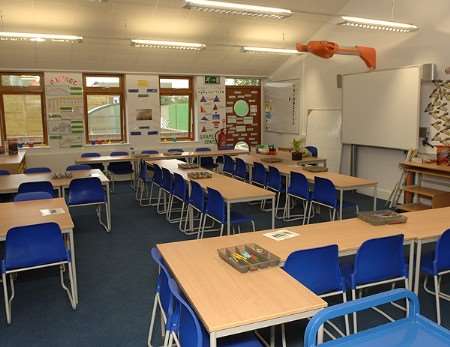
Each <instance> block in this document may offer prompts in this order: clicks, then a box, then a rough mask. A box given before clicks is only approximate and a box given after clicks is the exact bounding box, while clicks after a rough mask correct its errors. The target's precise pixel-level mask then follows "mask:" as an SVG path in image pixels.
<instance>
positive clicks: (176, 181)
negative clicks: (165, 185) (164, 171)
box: [173, 173, 188, 201]
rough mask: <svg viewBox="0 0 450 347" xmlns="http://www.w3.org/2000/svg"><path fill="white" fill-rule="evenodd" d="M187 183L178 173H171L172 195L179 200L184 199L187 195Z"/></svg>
mask: <svg viewBox="0 0 450 347" xmlns="http://www.w3.org/2000/svg"><path fill="white" fill-rule="evenodd" d="M187 188H188V187H187V184H186V181H185V180H184V178H183V176H181V175H180V174H177V173H174V174H173V195H175V196H176V197H177V198H179V199H181V200H183V201H184V200H185V199H186V197H187V191H188V190H187Z"/></svg>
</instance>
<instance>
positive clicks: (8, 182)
mask: <svg viewBox="0 0 450 347" xmlns="http://www.w3.org/2000/svg"><path fill="white" fill-rule="evenodd" d="M88 177H98V178H99V179H100V182H101V183H102V185H104V186H105V190H106V199H107V202H108V204H107V205H108V207H107V209H106V216H107V223H108V230H111V198H110V193H109V179H108V177H106V176H105V174H104V173H103V172H102V171H100V170H98V169H93V170H80V171H72V177H71V178H53V174H52V173H37V174H15V175H7V176H0V193H17V191H18V190H19V186H20V185H21V184H22V183H26V182H39V181H49V182H50V183H51V184H52V185H53V188H55V189H56V190H58V194H59V196H60V197H62V198H64V190H65V189H66V188H69V185H70V182H71V181H72V180H73V179H76V178H88Z"/></svg>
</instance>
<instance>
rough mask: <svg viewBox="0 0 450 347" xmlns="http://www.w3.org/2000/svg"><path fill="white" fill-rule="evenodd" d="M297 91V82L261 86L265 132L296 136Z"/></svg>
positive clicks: (272, 83) (298, 88)
mask: <svg viewBox="0 0 450 347" xmlns="http://www.w3.org/2000/svg"><path fill="white" fill-rule="evenodd" d="M299 91H300V81H299V80H295V81H280V82H267V83H265V84H264V85H263V93H264V115H265V129H266V131H269V132H277V133H285V134H298V130H299V126H298V119H299V117H298V110H299V100H298V93H299Z"/></svg>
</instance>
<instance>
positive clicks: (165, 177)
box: [162, 167, 173, 192]
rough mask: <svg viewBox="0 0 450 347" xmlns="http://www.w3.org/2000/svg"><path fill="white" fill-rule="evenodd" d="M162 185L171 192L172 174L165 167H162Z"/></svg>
mask: <svg viewBox="0 0 450 347" xmlns="http://www.w3.org/2000/svg"><path fill="white" fill-rule="evenodd" d="M162 187H163V188H164V189H165V190H167V191H168V192H172V188H173V175H172V173H171V172H170V171H169V170H167V169H166V168H165V167H163V168H162Z"/></svg>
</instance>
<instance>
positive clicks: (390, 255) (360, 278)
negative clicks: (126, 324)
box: [342, 235, 408, 333]
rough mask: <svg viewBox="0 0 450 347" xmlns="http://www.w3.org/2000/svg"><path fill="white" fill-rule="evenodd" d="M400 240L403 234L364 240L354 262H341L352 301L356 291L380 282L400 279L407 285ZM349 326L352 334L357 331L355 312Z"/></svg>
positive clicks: (406, 286)
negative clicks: (351, 325)
mask: <svg viewBox="0 0 450 347" xmlns="http://www.w3.org/2000/svg"><path fill="white" fill-rule="evenodd" d="M403 240H404V237H403V235H395V236H388V237H381V238H376V239H371V240H367V241H365V242H364V243H363V244H362V245H361V246H360V247H359V249H358V251H357V253H356V257H355V260H354V263H353V264H352V263H345V264H343V266H342V270H343V273H344V276H345V279H346V285H347V289H351V291H352V299H353V300H355V299H356V291H357V290H360V289H362V288H367V287H373V286H377V285H380V284H385V283H392V284H395V283H396V282H399V281H404V283H405V288H408V268H407V265H406V262H405V258H404V254H403V248H404V245H403ZM377 312H380V310H377ZM384 315H385V316H386V314H384ZM353 329H354V332H355V333H356V332H357V330H358V328H357V319H356V313H355V314H354V316H353Z"/></svg>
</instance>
